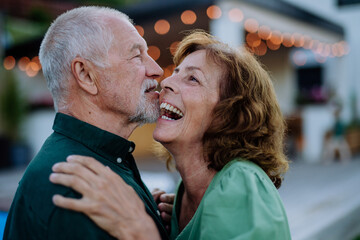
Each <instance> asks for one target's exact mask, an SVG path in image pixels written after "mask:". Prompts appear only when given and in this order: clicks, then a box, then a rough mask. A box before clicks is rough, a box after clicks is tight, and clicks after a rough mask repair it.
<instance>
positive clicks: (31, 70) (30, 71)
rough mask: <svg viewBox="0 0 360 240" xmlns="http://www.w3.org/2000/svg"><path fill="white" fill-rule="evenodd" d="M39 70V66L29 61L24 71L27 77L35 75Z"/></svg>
mask: <svg viewBox="0 0 360 240" xmlns="http://www.w3.org/2000/svg"><path fill="white" fill-rule="evenodd" d="M39 70H40V67H39V65H38V64H37V63H35V62H29V63H28V64H27V66H26V69H25V72H26V75H28V76H29V77H35V76H36V75H37V74H38V72H39Z"/></svg>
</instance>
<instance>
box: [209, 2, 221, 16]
mask: <svg viewBox="0 0 360 240" xmlns="http://www.w3.org/2000/svg"><path fill="white" fill-rule="evenodd" d="M206 14H207V15H208V17H209V18H210V19H218V18H220V17H221V15H222V12H221V9H220V8H219V7H218V6H216V5H212V6H210V7H208V8H207V9H206Z"/></svg>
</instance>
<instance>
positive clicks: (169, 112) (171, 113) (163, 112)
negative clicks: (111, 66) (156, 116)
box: [160, 102, 184, 120]
mask: <svg viewBox="0 0 360 240" xmlns="http://www.w3.org/2000/svg"><path fill="white" fill-rule="evenodd" d="M183 116H184V114H183V113H182V112H181V110H179V109H178V108H176V107H175V106H173V105H171V104H169V103H166V102H163V103H161V105H160V117H161V118H162V119H166V120H179V119H180V118H182V117H183Z"/></svg>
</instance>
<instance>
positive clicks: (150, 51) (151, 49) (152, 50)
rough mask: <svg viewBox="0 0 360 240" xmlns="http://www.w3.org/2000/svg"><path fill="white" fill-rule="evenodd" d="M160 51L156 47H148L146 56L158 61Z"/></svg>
mask: <svg viewBox="0 0 360 240" xmlns="http://www.w3.org/2000/svg"><path fill="white" fill-rule="evenodd" d="M160 53H161V52H160V49H159V48H158V47H157V46H149V48H148V54H149V55H150V57H152V59H154V60H155V61H156V60H158V59H159V57H160Z"/></svg>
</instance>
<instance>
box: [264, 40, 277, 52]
mask: <svg viewBox="0 0 360 240" xmlns="http://www.w3.org/2000/svg"><path fill="white" fill-rule="evenodd" d="M266 45H267V46H268V48H269V49H271V50H273V51H275V50H278V49H279V48H280V44H274V43H273V42H272V41H271V40H270V39H269V40H266Z"/></svg>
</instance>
